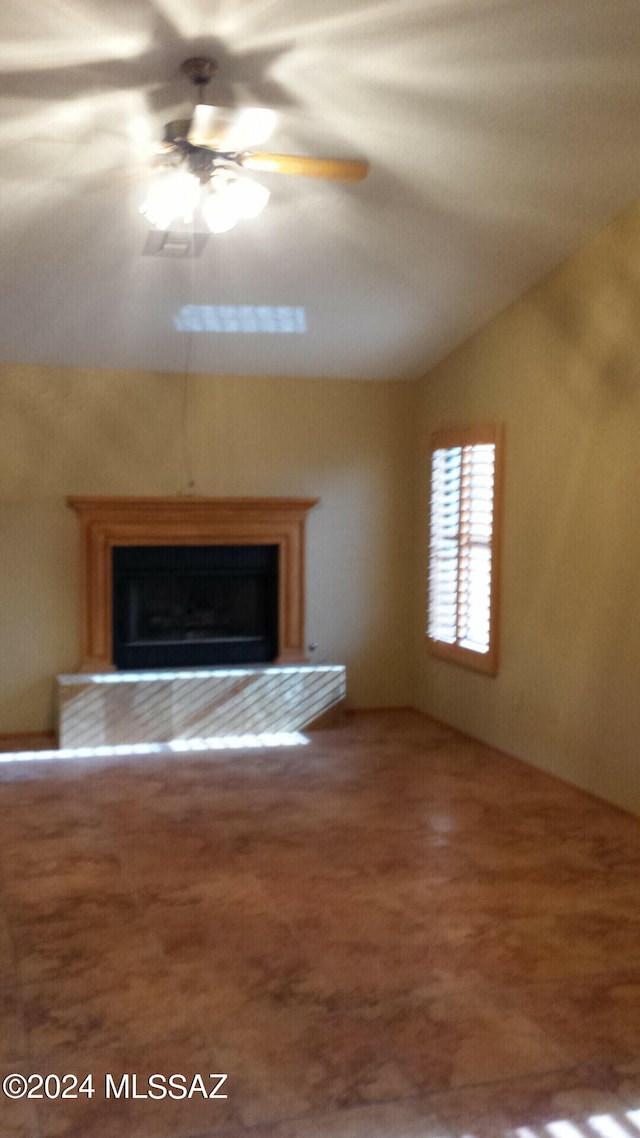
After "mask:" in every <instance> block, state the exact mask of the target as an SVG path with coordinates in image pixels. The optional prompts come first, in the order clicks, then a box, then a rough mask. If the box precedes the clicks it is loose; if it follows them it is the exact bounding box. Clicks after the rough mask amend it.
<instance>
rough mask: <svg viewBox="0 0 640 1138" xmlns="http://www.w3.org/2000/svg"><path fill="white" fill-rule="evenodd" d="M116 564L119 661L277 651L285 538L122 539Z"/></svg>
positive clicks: (162, 664) (186, 663)
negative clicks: (239, 541) (278, 541)
mask: <svg viewBox="0 0 640 1138" xmlns="http://www.w3.org/2000/svg"><path fill="white" fill-rule="evenodd" d="M112 568H113V645H114V649H113V662H114V664H115V666H116V667H117V668H118V669H125V670H126V669H136V668H172V667H207V666H209V665H217V664H247V663H256V664H259V663H269V662H271V661H273V659H274V658H275V656H277V653H278V547H277V546H275V545H233V546H228V545H220V546H202V545H193V546H189V545H185V546H116V547H115V548H114V549H113V565H112Z"/></svg>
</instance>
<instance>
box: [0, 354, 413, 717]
mask: <svg viewBox="0 0 640 1138" xmlns="http://www.w3.org/2000/svg"><path fill="white" fill-rule="evenodd" d="M187 390H188V400H187V406H186V415H185V414H184V402H183V397H184V391H185V381H184V379H183V378H181V377H179V376H174V375H166V374H148V373H136V374H127V373H122V372H109V371H92V372H84V371H69V370H62V369H55V368H41V367H9V366H6V367H3V368H1V369H0V495H1V497H0V532H1V534H2V540H1V542H0V627H1V630H2V635H1V643H2V668H1V669H0V732H19V731H32V730H35V731H37V730H41V729H44V728H47V727H50V726H52V725H53V687H54V683H53V677H54V676H55V675H56V674H57V673H60V672H73V671H75V669H76V667H77V664H78V578H77V567H78V532H77V530H78V526H77V520H76V517H75V515H74V514H73V513H72V511H71V510H69V509H68V508H67V507H66V505H65V497H66V496H67V495H69V494H77V495H82V494H109V495H111V494H134V495H135V494H140V495H145V494H147V495H154V494H156V495H162V494H176V493H180V492H185V491H186V490H187V489H188V481H189V468H191V471H192V474H193V481H194V486H193V487H192V490H193V492H194V493H196V494H203V495H221V496H233V495H238V496H243V495H249V496H253V495H263V496H270V495H282V496H302V497H304V496H309V497H319V498H321V502H320V504H319V505H318V506H317V507H316V508H315V510H314V511H313V512H312V513H311V515H310V516H309V519H308V523H307V639H308V641H311V640H315V641H316V642H317V644H318V649H317V651H316V653H315V659H316V660H317V661H318V662H321V661H325V660H326V661H334V660H335V661H339V662H344V663H346V664H347V677H348V691H349V701H350V703H351V704H352V705H353V706H367V707H371V706H383V705H393V704H396V705H398V704H400V705H402V704H406V703H408V702H410V682H411V668H410V663H411V661H410V653H409V652H408V650H407V643H408V637H409V627H410V588H409V584H410V557H409V550H410V542H411V527H410V524H409V511H410V505H411V502H410V498H411V490H412V482H411V468H410V464H409V463H408V462H407V453H408V450H409V453H411V450H412V436H413V432H414V424H415V402H416V399H417V395H418V391H417V388H416V387H415V385H410V384H405V383H384V382H376V383H363V382H354V381H342V380H340V381H330V380H327V381H325V380H312V381H309V380H291V379H250V378H229V377H210V376H204V377H192V378H190V379H189V381H188V384H187ZM183 424H184V428H183ZM185 452H186V455H187V461H186V462H185Z"/></svg>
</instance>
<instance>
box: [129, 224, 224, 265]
mask: <svg viewBox="0 0 640 1138" xmlns="http://www.w3.org/2000/svg"><path fill="white" fill-rule="evenodd" d="M208 239H209V234H208V233H185V232H179V231H176V232H174V231H172V230H170V229H169V230H165V231H162V232H161V231H159V230H157V229H156V230H151V231H150V232H149V233H148V234H147V240H146V242H145V245H144V248H143V250H142V255H143V257H171V258H172V259H173V260H176V259H178V260H180V259H182V258H184V257H192V258H193V257H200V256H201V254H202V251H203V249H204V247H205V245H206V243H207V241H208Z"/></svg>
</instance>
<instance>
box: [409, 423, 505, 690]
mask: <svg viewBox="0 0 640 1138" xmlns="http://www.w3.org/2000/svg"><path fill="white" fill-rule="evenodd" d="M501 436H502V432H501V430H500V428H498V427H482V428H477V429H469V430H465V431H446V432H441V433H438V434H436V435H434V437H433V443H432V451H431V527H430V542H429V623H428V629H427V635H428V637H429V640H430V643H431V646H432V648H433V651H434V653H435V654H436V655H438V656H442V657H444V658H446V659H448V660H454V661H457V662H458V663H460V664H466V665H467V666H468V667H471V668H477V669H478V670H480V671H482V672H487V673H488V674H489V675H495V673H496V671H497V664H498V620H497V610H498V569H499V564H498V562H499V536H500V533H499V521H500V509H499V507H500V486H501V465H502V446H501V442H502V438H501Z"/></svg>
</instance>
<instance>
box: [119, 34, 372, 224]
mask: <svg viewBox="0 0 640 1138" xmlns="http://www.w3.org/2000/svg"><path fill="white" fill-rule="evenodd" d="M216 70H217V65H216V63H215V61H214V60H213V59H209V58H207V57H197V58H194V59H187V60H186V61H185V62H184V63H183V64H182V66H181V71H182V72H183V73H184V74H185V75H187V76H188V77H189V79H190V80H191V82H192V83H193V84H194V85H195V86H196V87H197V88H198V89H199V90H203V89H204V87H206V85H207V84H208V83H209V82H210V80H211V78H212V77H213V75H214V74H215V72H216ZM276 119H277V116H276V113H275V111H272V110H267V109H266V108H263V107H253V108H251V107H249V108H244V109H242V110H230V109H229V108H225V107H215V106H210V105H209V104H206V103H197V104H196V106H195V108H194V112H193V115H192V117H191V118H189V119H177V120H174V121H173V122H169V123H167V125H166V126H165V130H164V138H163V141H162V143H161V146H160V151H159V155H158V159H159V163H158V164H159V166H160V168H161V169H160V177H159V179H156V181H155V182H154V184H153V185H152V187H151V189H150V191H149V195H148V197H147V199H146V201H145V202H144V204H143V206H142V207H141V210H140V212H141V213H142V214H144V215H145V216H146V217H147V218H148V220H149V221H151V223H152V224H153V225H155V226H156V227H157V228H159V229H168V228H169V225H170V224H171V223H172V221H174V220H175V219H177V218H180V219H181V220H183V221H184V222H187V223H189V222H191V221H192V220H193V216H194V213H195V211H196V209H197V208H198V207H200V209H201V211H202V215H203V217H204V220H205V222H206V224H207V226H208V228H209V229H210V230H211V231H212V232H213V233H224V232H225V231H226V230H228V229H232V228H233V226H234V225H236V224H237V222H238V221H239V220H242V219H245V218H250V217H256V216H257V215H258V213H260V212H261V210H262V209H264V207H265V205H266V204H267V201H268V199H269V196H270V191H269V190H268V189H267V187H266V186H263V185H262V184H261V183H260V182H256V181H255V180H254V179H253V178H251V177H247V176H246V175H245V174H244V171H245V170H251V171H254V170H258V171H264V172H265V173H277V174H293V175H303V176H305V177H309V178H326V179H330V180H333V181H341V182H359V181H362V179H363V178H366V176H367V172H368V170H369V164H368V162H366V161H363V160H359V159H337V158H309V157H303V156H302V155H295V154H273V153H271V152H267V151H262V150H256V149H254V148H255V147H257V146H260V145H261V144H262V143H264V142H265V141H266V139H267V138H268V137H269V135H270V134H271V132H272V130H273V129H274V127H275V124H276Z"/></svg>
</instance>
